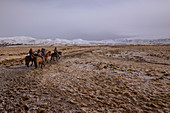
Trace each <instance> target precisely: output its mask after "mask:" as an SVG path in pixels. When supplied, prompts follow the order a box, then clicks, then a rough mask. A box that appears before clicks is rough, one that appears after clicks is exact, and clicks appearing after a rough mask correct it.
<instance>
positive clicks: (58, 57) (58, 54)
mask: <svg viewBox="0 0 170 113" xmlns="http://www.w3.org/2000/svg"><path fill="white" fill-rule="evenodd" d="M60 55H62V52H60V51H59V52H57V53H52V54H51V60H55V59H54V58H56V60H58V59H60Z"/></svg>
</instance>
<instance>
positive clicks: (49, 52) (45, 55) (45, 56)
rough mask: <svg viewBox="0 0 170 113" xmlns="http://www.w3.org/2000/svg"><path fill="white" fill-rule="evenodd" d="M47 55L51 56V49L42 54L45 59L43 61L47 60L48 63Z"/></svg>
mask: <svg viewBox="0 0 170 113" xmlns="http://www.w3.org/2000/svg"><path fill="white" fill-rule="evenodd" d="M49 56H51V51H48V52H47V53H45V54H44V55H43V57H44V59H45V62H47V63H48V57H49Z"/></svg>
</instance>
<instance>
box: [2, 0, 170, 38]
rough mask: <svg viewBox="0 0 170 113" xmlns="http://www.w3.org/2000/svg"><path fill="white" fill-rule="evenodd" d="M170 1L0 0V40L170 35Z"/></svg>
mask: <svg viewBox="0 0 170 113" xmlns="http://www.w3.org/2000/svg"><path fill="white" fill-rule="evenodd" d="M169 29H170V0H0V37H9V36H31V37H35V38H65V39H76V38H82V39H86V40H101V39H114V38H121V37H125V36H141V37H142V36H162V37H163V36H164V35H169V36H170V33H169Z"/></svg>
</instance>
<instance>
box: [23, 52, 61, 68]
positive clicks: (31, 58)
mask: <svg viewBox="0 0 170 113" xmlns="http://www.w3.org/2000/svg"><path fill="white" fill-rule="evenodd" d="M61 55H62V52H56V53H51V51H48V52H46V53H44V54H43V55H42V56H39V55H37V54H33V55H28V56H26V57H25V65H26V66H27V67H29V64H30V62H32V63H31V66H32V65H33V64H34V66H35V68H37V67H38V66H39V67H41V68H42V67H43V66H45V63H48V58H49V57H50V56H51V60H50V61H52V60H53V61H55V59H56V60H57V61H58V59H60V56H61Z"/></svg>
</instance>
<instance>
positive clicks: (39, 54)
mask: <svg viewBox="0 0 170 113" xmlns="http://www.w3.org/2000/svg"><path fill="white" fill-rule="evenodd" d="M37 55H38V56H39V57H41V58H43V57H42V55H41V51H40V49H38V51H37Z"/></svg>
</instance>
